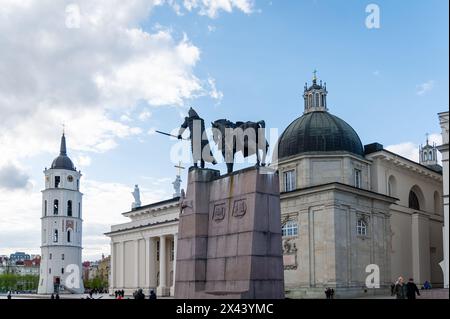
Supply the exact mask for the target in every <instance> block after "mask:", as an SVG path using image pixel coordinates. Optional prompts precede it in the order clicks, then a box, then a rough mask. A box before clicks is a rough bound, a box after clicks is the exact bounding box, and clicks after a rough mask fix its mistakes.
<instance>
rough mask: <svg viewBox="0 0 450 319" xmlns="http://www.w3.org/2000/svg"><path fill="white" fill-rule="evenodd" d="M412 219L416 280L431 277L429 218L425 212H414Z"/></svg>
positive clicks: (422, 280)
mask: <svg viewBox="0 0 450 319" xmlns="http://www.w3.org/2000/svg"><path fill="white" fill-rule="evenodd" d="M411 219H412V223H411V226H412V231H411V234H412V240H411V244H412V266H413V267H412V268H413V278H414V280H415V281H416V282H424V281H425V280H429V278H430V235H429V229H430V226H429V218H428V216H427V215H425V214H421V213H414V214H412V216H411Z"/></svg>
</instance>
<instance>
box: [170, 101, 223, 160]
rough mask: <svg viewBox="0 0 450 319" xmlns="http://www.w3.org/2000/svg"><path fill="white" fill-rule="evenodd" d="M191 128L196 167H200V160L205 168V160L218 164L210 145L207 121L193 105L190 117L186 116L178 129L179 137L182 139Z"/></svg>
mask: <svg viewBox="0 0 450 319" xmlns="http://www.w3.org/2000/svg"><path fill="white" fill-rule="evenodd" d="M187 128H189V132H190V136H189V137H190V140H191V151H192V158H193V161H194V167H198V162H199V161H200V167H201V168H205V162H208V163H212V164H213V165H215V164H217V162H216V160H215V159H214V156H213V155H212V152H211V148H210V146H209V141H208V136H207V135H206V131H205V121H204V120H203V119H202V118H201V117H200V116H199V115H198V114H197V112H195V111H194V109H193V108H192V107H191V108H190V109H189V112H188V117H185V119H184V123H183V124H181V127H180V130H179V131H178V139H181V138H182V137H181V135H182V134H183V132H184V131H185V130H186V129H187Z"/></svg>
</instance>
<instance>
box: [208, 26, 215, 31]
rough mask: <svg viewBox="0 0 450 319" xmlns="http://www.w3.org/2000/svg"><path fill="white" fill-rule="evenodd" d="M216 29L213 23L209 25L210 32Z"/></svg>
mask: <svg viewBox="0 0 450 319" xmlns="http://www.w3.org/2000/svg"><path fill="white" fill-rule="evenodd" d="M214 31H216V27H215V26H213V25H208V33H213V32H214Z"/></svg>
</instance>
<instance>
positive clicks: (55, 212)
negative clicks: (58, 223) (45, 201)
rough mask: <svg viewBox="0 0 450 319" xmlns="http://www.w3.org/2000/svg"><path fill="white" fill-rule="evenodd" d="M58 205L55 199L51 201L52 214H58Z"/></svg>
mask: <svg viewBox="0 0 450 319" xmlns="http://www.w3.org/2000/svg"><path fill="white" fill-rule="evenodd" d="M58 207H59V201H58V200H57V199H55V200H54V201H53V215H58Z"/></svg>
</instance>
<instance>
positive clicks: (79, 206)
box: [78, 203, 81, 218]
mask: <svg viewBox="0 0 450 319" xmlns="http://www.w3.org/2000/svg"><path fill="white" fill-rule="evenodd" d="M78 218H81V203H78Z"/></svg>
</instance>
